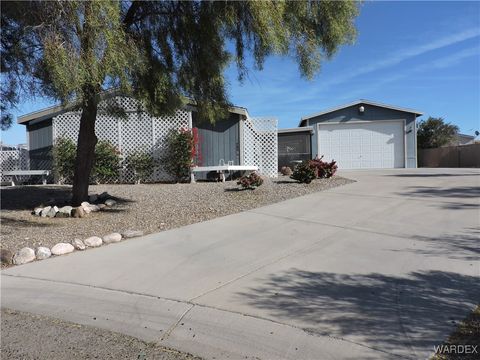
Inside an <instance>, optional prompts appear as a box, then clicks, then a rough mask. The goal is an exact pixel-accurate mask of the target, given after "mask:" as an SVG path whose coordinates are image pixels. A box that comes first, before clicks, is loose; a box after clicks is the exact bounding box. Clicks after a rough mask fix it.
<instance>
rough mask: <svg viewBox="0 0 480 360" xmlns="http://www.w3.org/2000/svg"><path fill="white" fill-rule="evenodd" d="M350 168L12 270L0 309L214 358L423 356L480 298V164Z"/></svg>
mask: <svg viewBox="0 0 480 360" xmlns="http://www.w3.org/2000/svg"><path fill="white" fill-rule="evenodd" d="M341 175H342V176H344V177H348V178H351V179H355V180H357V182H356V183H353V184H349V185H346V186H343V187H339V188H335V189H332V190H328V191H325V192H319V193H315V194H311V195H308V196H304V197H300V198H296V199H292V200H289V201H285V202H282V203H278V204H274V205H270V206H266V207H263V208H258V209H254V210H251V211H247V212H243V213H239V214H235V215H230V216H226V217H223V218H217V219H214V220H211V221H208V222H203V223H199V224H194V225H190V226H186V227H183V228H179V229H175V230H171V231H166V232H162V233H159V234H152V235H149V236H145V237H143V238H140V239H135V240H129V241H125V242H121V243H118V244H114V245H109V246H105V247H102V248H98V249H93V250H90V251H87V252H85V253H80V252H79V253H73V254H71V255H67V256H62V257H57V258H53V259H49V260H46V261H43V262H35V263H31V264H27V265H23V266H18V267H14V268H11V269H8V270H5V271H2V284H1V286H2V306H6V307H9V308H13V309H17V310H21V311H28V312H31V313H35V314H41V315H47V316H51V317H54V318H60V319H63V320H67V321H71V322H74V323H78V324H84V325H90V326H95V327H98V328H103V329H108V330H112V331H115V332H119V333H123V334H126V335H129V336H134V337H137V338H139V339H142V340H144V341H153V342H156V343H158V344H161V345H162V346H167V347H171V348H175V349H179V350H181V351H186V352H190V353H193V354H196V355H199V356H202V357H205V358H216V359H220V358H226V357H229V358H245V357H247V358H254V357H258V358H262V359H359V358H361V359H389V358H392V359H398V358H407V359H424V358H427V357H428V356H429V355H430V354H431V353H432V352H433V346H434V345H439V344H440V343H441V342H442V341H443V340H444V339H445V337H446V336H447V335H448V334H449V332H451V331H452V330H453V329H454V327H455V325H456V323H457V322H458V321H460V320H461V319H462V318H464V317H465V316H466V315H467V313H468V311H469V310H471V309H472V308H473V307H474V306H475V305H476V303H477V302H478V301H479V299H480V282H479V281H478V280H479V275H480V264H479V254H480V242H479V241H478V239H479V235H480V227H479V215H480V213H479V208H480V202H479V201H480V200H479V199H480V186H479V185H480V171H479V170H477V169H412V170H408V169H402V170H391V171H386V170H384V171H380V170H379V171H349V172H346V171H345V172H342V173H341ZM145 216H148V214H145Z"/></svg>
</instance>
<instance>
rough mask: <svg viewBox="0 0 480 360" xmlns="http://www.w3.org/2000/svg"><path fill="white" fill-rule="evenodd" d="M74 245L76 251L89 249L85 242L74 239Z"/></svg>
mask: <svg viewBox="0 0 480 360" xmlns="http://www.w3.org/2000/svg"><path fill="white" fill-rule="evenodd" d="M72 245H73V247H74V248H75V249H76V250H85V249H86V248H87V247H86V246H85V244H84V243H83V241H82V240H80V239H73V240H72Z"/></svg>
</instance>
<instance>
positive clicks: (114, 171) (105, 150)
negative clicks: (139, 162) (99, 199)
mask: <svg viewBox="0 0 480 360" xmlns="http://www.w3.org/2000/svg"><path fill="white" fill-rule="evenodd" d="M119 170H120V151H118V149H117V148H116V147H115V146H114V145H113V144H112V143H111V142H109V141H107V140H100V141H99V142H98V143H97V145H96V146H95V162H94V165H93V169H92V173H91V175H90V181H92V182H94V183H105V182H111V181H115V180H117V179H118V173H119Z"/></svg>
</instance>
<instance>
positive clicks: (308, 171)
mask: <svg viewBox="0 0 480 360" xmlns="http://www.w3.org/2000/svg"><path fill="white" fill-rule="evenodd" d="M290 177H291V178H292V179H293V180H297V181H298V182H300V183H305V184H310V183H311V182H312V180H314V179H315V178H316V177H317V174H316V171H315V167H314V166H312V165H311V164H310V160H305V161H302V162H301V163H300V164H298V165H297V166H295V169H294V170H293V174H292V176H290Z"/></svg>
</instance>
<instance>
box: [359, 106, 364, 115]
mask: <svg viewBox="0 0 480 360" xmlns="http://www.w3.org/2000/svg"><path fill="white" fill-rule="evenodd" d="M358 111H359V112H360V113H362V114H363V112H364V111H365V108H364V107H363V106H360V107H359V108H358Z"/></svg>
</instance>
